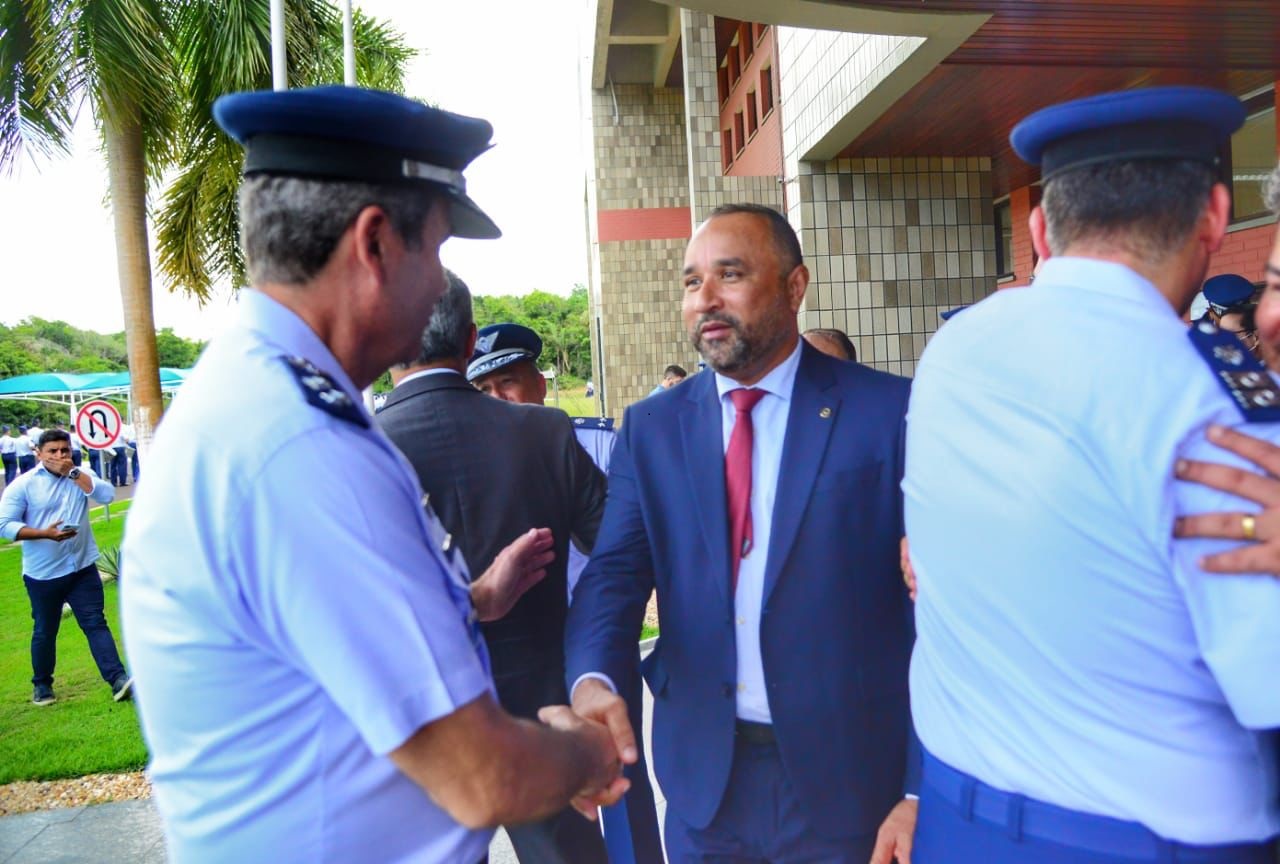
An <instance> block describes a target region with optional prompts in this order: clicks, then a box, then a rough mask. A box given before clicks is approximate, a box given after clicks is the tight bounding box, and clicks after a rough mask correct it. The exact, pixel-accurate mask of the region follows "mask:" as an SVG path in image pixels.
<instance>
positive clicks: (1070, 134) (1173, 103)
mask: <svg viewBox="0 0 1280 864" xmlns="http://www.w3.org/2000/svg"><path fill="white" fill-rule="evenodd" d="M1244 120H1245V110H1244V105H1243V104H1242V103H1241V102H1240V100H1239V99H1237V98H1236V97H1234V96H1232V95H1231V94H1229V93H1223V92H1221V91H1219V90H1210V89H1208V88H1205V87H1148V88H1140V89H1135V90H1123V91H1121V92H1118V93H1103V94H1102V95H1099V96H1090V97H1088V98H1086V99H1076V100H1074V101H1072V102H1063V103H1062V104H1060V105H1052V106H1050V107H1048V108H1045V109H1043V110H1041V111H1037V112H1036V113H1034V114H1032V115H1031V116H1030V117H1027V118H1026V119H1025V120H1023V121H1022V122H1021V123H1019V124H1018V125H1017V126H1015V127H1014V128H1013V132H1011V133H1010V135H1009V143H1011V144H1012V145H1013V149H1014V152H1015V153H1017V154H1018V156H1020V157H1021V158H1022V159H1023V160H1024V161H1026V162H1029V163H1031V164H1032V165H1039V166H1040V176H1041V179H1043V180H1049V179H1051V178H1052V177H1054V176H1056V175H1058V174H1061V173H1062V172H1064V171H1069V170H1071V169H1072V168H1083V167H1086V166H1089V165H1098V164H1102V163H1104V162H1119V161H1128V160H1138V159H1143V160H1145V159H1168V160H1174V159H1179V160H1181V159H1189V160H1193V161H1197V162H1204V163H1206V164H1208V165H1213V166H1215V167H1216V166H1217V165H1218V164H1219V161H1220V155H1219V154H1220V153H1221V150H1222V145H1223V143H1225V142H1226V140H1227V139H1228V138H1230V137H1231V133H1232V132H1235V131H1236V130H1237V129H1239V128H1240V127H1241V126H1242V125H1244Z"/></svg>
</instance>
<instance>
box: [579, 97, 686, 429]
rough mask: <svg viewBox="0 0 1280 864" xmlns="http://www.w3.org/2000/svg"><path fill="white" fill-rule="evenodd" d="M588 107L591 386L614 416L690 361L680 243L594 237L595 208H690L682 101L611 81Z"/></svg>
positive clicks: (595, 235) (682, 255) (675, 240)
mask: <svg viewBox="0 0 1280 864" xmlns="http://www.w3.org/2000/svg"><path fill="white" fill-rule="evenodd" d="M615 98H616V100H617V102H616V117H615V102H614V100H615ZM591 112H592V117H591V121H592V129H593V146H592V157H593V169H592V170H593V176H594V180H595V183H594V185H595V189H596V193H595V194H596V202H595V203H596V206H597V208H598V210H597V212H592V213H589V214H588V218H589V219H590V220H591V221H592V223H593V232H592V234H593V237H594V239H595V240H596V242H594V243H593V244H592V255H593V256H594V257H595V260H594V261H593V267H592V274H593V279H594V280H596V282H597V286H596V290H593V292H592V301H593V302H592V310H591V311H592V340H593V341H592V350H593V351H594V352H596V353H595V356H596V357H603V358H604V367H605V369H604V379H603V381H600V382H597V383H598V384H599V385H600V386H601V388H602V391H603V393H604V396H605V407H606V410H607V412H608V413H609V414H610V415H611V416H614V417H618V418H620V417H621V416H622V412H623V410H624V409H625V408H626V406H627V405H630V404H631V403H632V402H635V401H637V400H638V399H641V398H643V397H644V396H645V395H647V394H648V392H649V391H650V390H651V389H653V387H654V386H655V385H656V384H657V383H658V381H659V380H660V379H661V377H662V370H663V368H664V367H666V366H667V364H669V363H680V364H681V365H686V366H689V365H693V364H694V362H695V359H696V358H695V355H694V352H693V349H692V348H690V347H688V345H687V342H686V340H685V338H684V333H683V328H682V326H681V324H680V283H679V273H680V269H681V265H682V263H683V260H684V248H685V244H686V241H685V240H684V239H683V238H675V239H648V240H637V239H623V240H613V241H609V240H606V241H604V242H599V241H600V235H599V232H598V230H596V228H595V223H596V220H597V217H598V212H599V211H641V210H652V209H655V208H675V207H686V208H687V207H688V206H689V167H688V145H687V143H686V139H685V124H684V100H683V97H682V95H681V93H680V91H679V90H675V89H670V88H655V87H649V86H645V85H639V84H628V85H618V86H615V87H613V88H612V90H611V89H610V88H609V87H605V88H603V89H601V90H596V91H594V92H593V94H592V100H591ZM612 215H615V216H616V215H618V214H617V213H614V214H612ZM641 215H643V214H637V217H639V216H641ZM606 236H608V235H606ZM597 323H598V324H599V330H597ZM598 334H602V335H603V339H602V340H601V339H600V338H598ZM601 342H602V343H603V344H600V343H601Z"/></svg>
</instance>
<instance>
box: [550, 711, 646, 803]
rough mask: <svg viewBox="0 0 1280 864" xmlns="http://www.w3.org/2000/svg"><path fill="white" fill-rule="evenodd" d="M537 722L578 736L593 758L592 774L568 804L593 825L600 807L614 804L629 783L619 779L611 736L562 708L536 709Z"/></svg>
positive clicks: (619, 768) (618, 766)
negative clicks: (539, 721) (586, 744)
mask: <svg viewBox="0 0 1280 864" xmlns="http://www.w3.org/2000/svg"><path fill="white" fill-rule="evenodd" d="M538 719H539V720H541V721H542V722H543V723H546V724H547V725H548V726H550V727H552V728H553V729H559V730H561V731H564V732H572V733H574V734H576V735H578V736H579V737H580V738H581V739H582V740H583V741H584V742H587V743H588V745H589V746H590V748H591V750H592V752H593V753H594V754H595V760H594V761H595V769H596V770H594V771H593V772H592V775H591V779H590V780H588V782H587V784H586V785H585V786H583V787H582V788H581V789H579V790H578V793H577V794H576V795H575V796H574V797H573V800H572V801H570V803H571V804H572V805H573V809H575V810H577V811H578V812H579V813H581V814H582V815H583V816H585V817H586V818H588V819H591V820H593V821H594V820H595V818H596V814H597V812H598V811H599V809H600V808H601V807H608V806H609V805H610V804H614V803H617V801H618V799H620V798H621V797H622V796H623V795H624V794H626V791H627V790H628V789H629V788H631V781H629V780H627V778H625V777H623V776H622V761H621V760H620V759H619V758H618V751H617V748H616V747H615V746H614V743H613V736H612V735H611V734H610V733H609V730H608V729H607V728H605V726H604V725H602V724H600V723H597V722H596V721H594V720H587V719H585V718H583V717H580V716H578V715H577V714H575V713H573V711H571V710H570V709H569V708H568V707H567V706H564V705H548V706H547V707H545V708H542V709H539V711H538Z"/></svg>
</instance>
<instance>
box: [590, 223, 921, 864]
mask: <svg viewBox="0 0 1280 864" xmlns="http://www.w3.org/2000/svg"><path fill="white" fill-rule="evenodd" d="M682 284H683V291H682V293H683V297H684V305H683V313H682V314H683V318H684V324H685V328H686V330H687V332H688V335H689V338H690V341H691V342H692V344H693V346H694V348H696V349H697V350H698V351H699V353H700V354H701V355H702V356H703V357H704V358H705V359H706V361H707V363H708V364H709V365H710V367H711V369H712V371H713V372H714V373H715V374H705V375H698V376H697V377H696V378H693V379H691V380H690V381H689V382H687V383H686V384H684V385H682V386H680V387H675V388H672V389H671V390H669V391H667V392H666V393H662V394H659V395H656V396H651V397H649V398H647V399H645V400H644V401H643V402H641V403H638V404H637V405H634V406H632V407H631V408H630V409H628V411H627V415H626V418H625V420H624V422H623V424H622V431H621V433H620V435H619V440H618V446H617V448H616V449H615V450H614V451H613V458H612V463H611V464H610V469H609V498H608V502H607V504H606V506H605V517H604V523H603V524H602V525H601V528H600V537H599V538H598V540H597V542H596V547H595V549H594V551H593V552H592V556H591V562H590V563H589V564H588V565H587V569H586V571H585V572H584V573H583V575H582V579H581V581H580V582H579V583H578V587H577V589H576V590H575V592H574V599H573V605H572V606H571V607H570V609H569V625H568V631H567V636H566V640H565V644H566V646H567V651H568V660H569V681H570V683H571V692H572V697H573V707H574V710H575V711H578V712H579V713H581V714H582V715H583V716H584V717H591V718H597V719H607V720H608V722H609V724H610V727H611V728H612V729H614V730H615V736H617V737H619V738H620V739H621V740H627V737H626V736H627V735H628V734H629V732H630V730H629V724H628V723H627V719H626V718H627V715H626V705H625V704H624V702H623V700H622V699H621V698H620V697H619V695H618V690H617V688H616V683H617V682H619V681H621V680H623V676H624V675H625V673H626V668H627V667H626V664H627V663H629V662H630V658H631V657H632V655H633V652H634V650H635V647H634V646H635V640H636V638H637V637H638V636H639V633H640V627H641V622H642V620H643V616H644V611H645V606H646V604H647V602H648V600H649V597H650V594H651V593H652V592H653V591H654V589H655V587H656V590H657V598H658V615H659V618H660V619H661V622H662V632H661V635H660V636H659V638H658V643H657V645H656V646H655V648H654V650H653V652H652V653H651V654H650V655H649V656H648V657H647V658H646V660H645V663H644V674H645V679H646V680H647V681H648V683H649V688H650V689H651V690H652V691H653V694H654V713H653V745H654V746H653V755H654V763H655V767H656V768H657V776H658V780H659V783H660V785H661V788H662V791H663V792H664V793H665V794H666V796H667V801H668V806H667V814H666V833H665V842H666V848H667V856H668V859H669V860H671V861H673V862H675V861H679V862H686V861H823V862H835V864H843V862H847V864H867V862H868V861H873V862H874V864H888V862H889V861H890V860H891V859H892V858H893V857H894V856H897V857H899V858H907V857H908V856H910V854H911V851H910V847H911V833H912V828H913V826H914V822H915V806H916V805H915V802H914V801H912V800H909V799H908V798H907V797H906V796H907V795H909V794H910V793H912V792H914V791H915V790H914V788H913V787H914V783H913V782H912V780H911V779H910V777H909V766H911V765H912V764H913V760H912V758H911V757H912V754H913V753H917V754H918V750H917V749H916V748H914V747H913V746H912V740H913V738H912V735H911V722H910V717H909V706H908V702H907V694H906V683H907V667H908V661H909V659H910V654H911V643H912V628H911V614H912V610H911V603H910V600H909V599H908V597H907V594H906V592H905V591H904V590H903V588H902V584H901V582H900V581H899V574H898V566H897V565H898V539H899V538H900V537H901V536H902V534H903V530H902V520H901V515H902V498H901V492H900V491H899V489H898V480H899V477H900V472H901V466H902V460H903V456H904V449H903V447H904V443H905V442H904V432H903V418H904V415H905V412H906V404H907V395H908V391H909V387H910V384H909V382H908V381H907V380H906V379H904V378H900V377H897V376H893V375H888V374H886V373H883V372H878V371H876V370H873V369H870V368H868V367H866V366H863V365H860V364H856V363H846V362H843V361H840V360H836V359H835V358H832V357H828V356H826V355H824V354H822V353H820V352H819V351H817V350H815V349H814V348H812V347H811V346H810V345H809V344H808V343H807V342H805V341H804V340H802V339H801V338H800V333H799V329H798V327H797V322H796V312H797V311H798V309H799V306H800V304H801V302H802V301H803V299H804V296H805V291H806V289H807V288H808V286H809V272H808V269H807V268H806V267H805V266H804V263H803V260H802V257H801V252H800V244H799V241H798V239H797V238H796V235H795V232H794V230H792V228H791V226H790V225H789V224H788V223H787V220H786V218H785V217H783V216H782V215H781V214H780V213H778V212H777V211H775V210H772V209H770V208H767V207H760V206H756V205H728V206H724V207H720V208H718V209H716V210H715V211H713V212H712V214H711V216H710V218H708V220H707V221H706V222H704V223H703V224H702V225H701V226H700V227H699V228H698V230H697V231H696V232H695V233H694V235H693V238H692V240H691V241H690V242H689V246H688V250H687V251H686V253H685V259H684V274H683V279H682Z"/></svg>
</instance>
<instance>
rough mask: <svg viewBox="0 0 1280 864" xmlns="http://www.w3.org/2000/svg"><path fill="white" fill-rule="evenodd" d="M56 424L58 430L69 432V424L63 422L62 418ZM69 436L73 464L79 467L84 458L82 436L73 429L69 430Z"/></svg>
mask: <svg viewBox="0 0 1280 864" xmlns="http://www.w3.org/2000/svg"><path fill="white" fill-rule="evenodd" d="M54 425H55V427H56V428H57V429H58V431H60V432H67V424H66V423H63V422H62V421H61V420H59V421H58V422H57V423H55V424H54ZM67 437H68V439H69V440H70V441H71V464H72V465H74V466H76V467H77V468H79V467H80V463H81V462H82V461H83V460H84V452H83V449H82V448H83V445H81V443H80V436H79V435H77V434H76V432H75V430H74V429H73V430H71V431H70V432H67Z"/></svg>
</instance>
